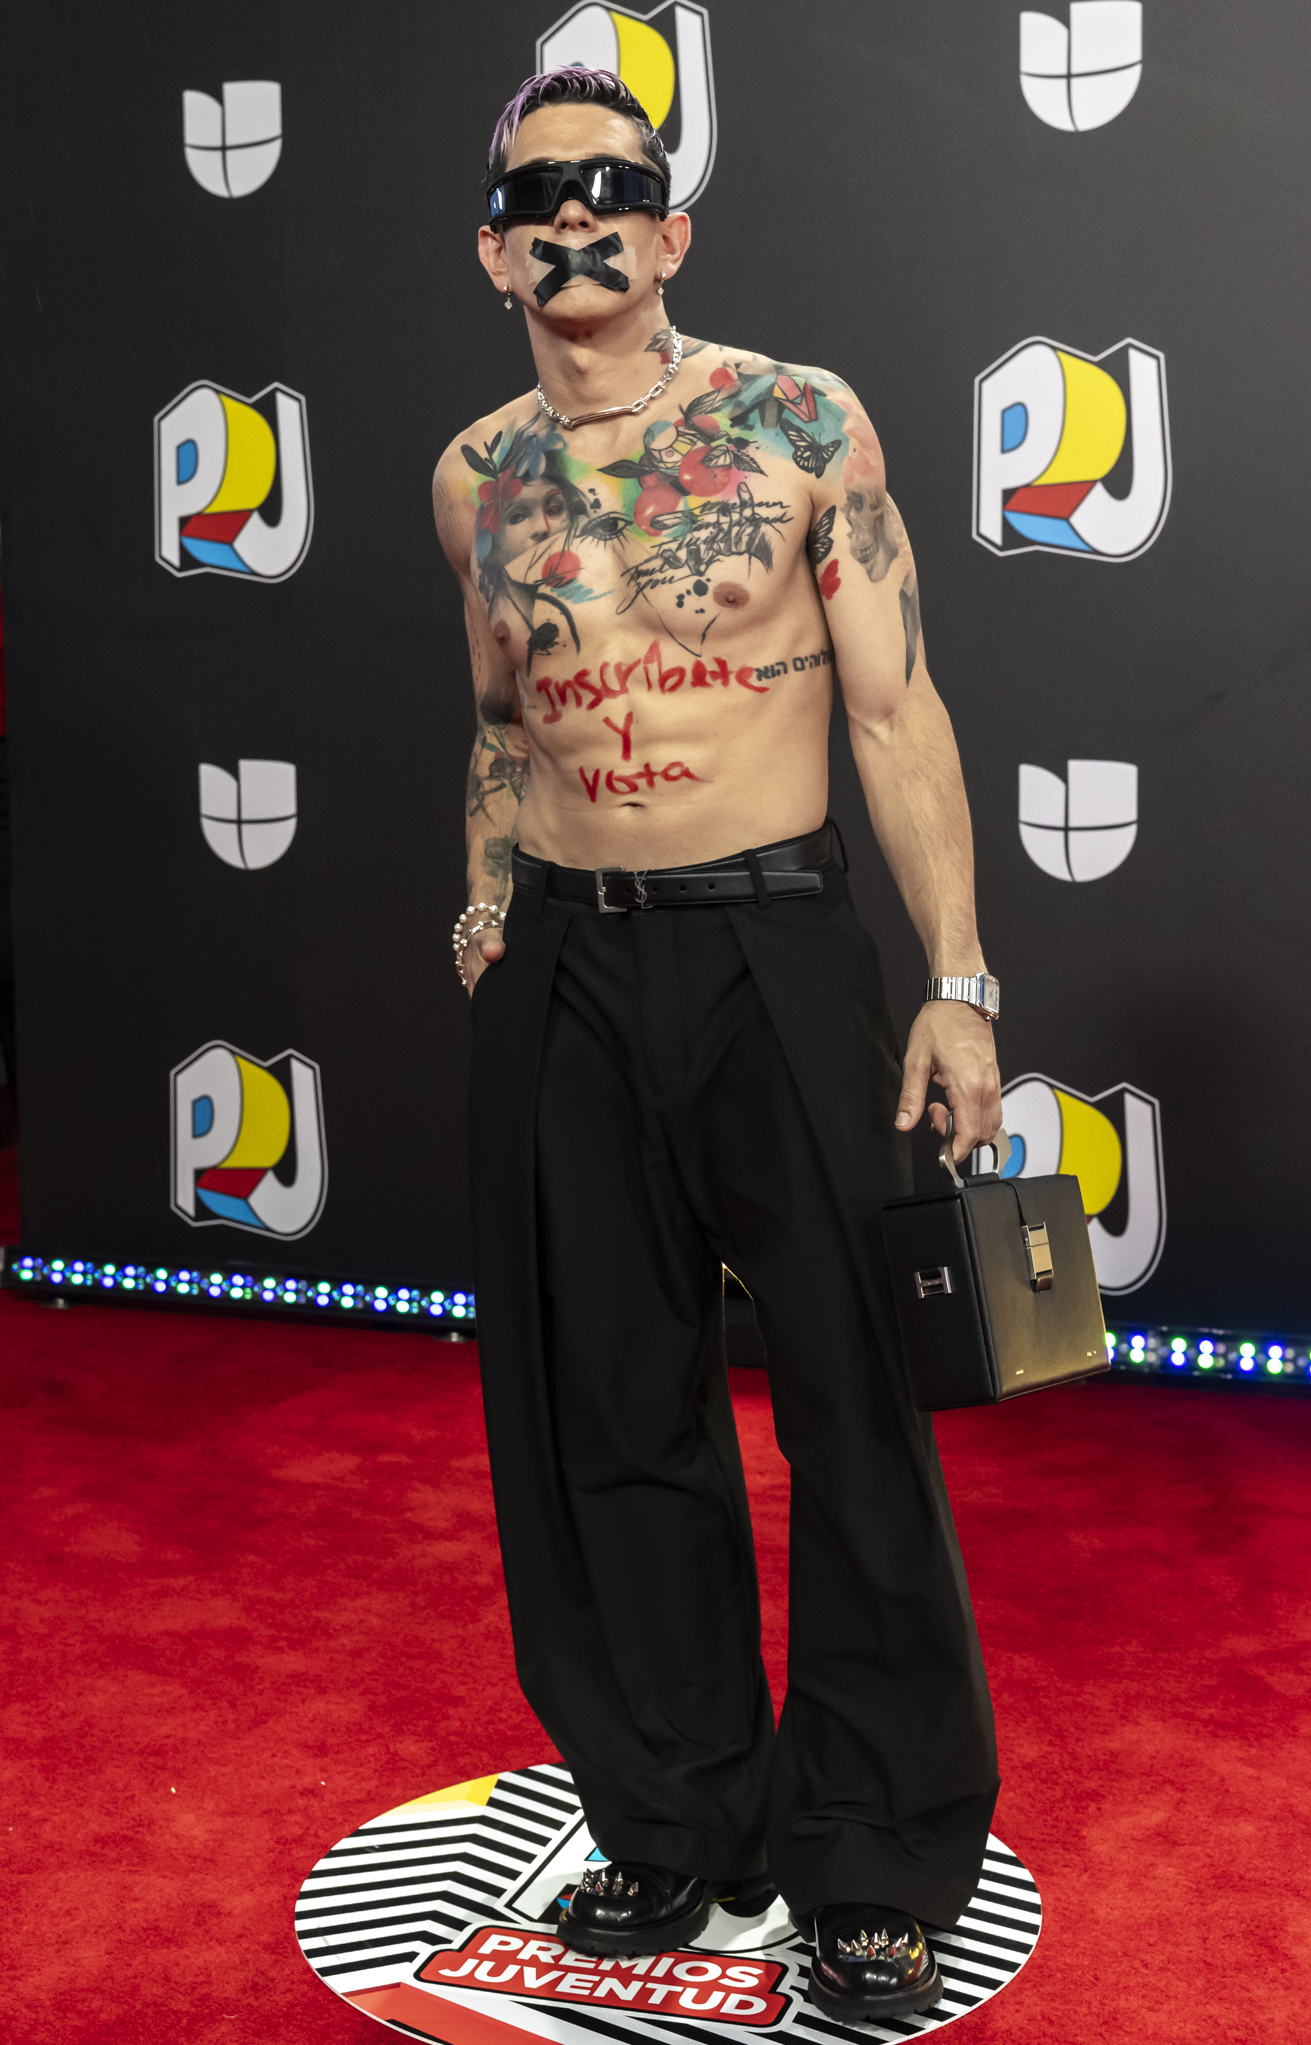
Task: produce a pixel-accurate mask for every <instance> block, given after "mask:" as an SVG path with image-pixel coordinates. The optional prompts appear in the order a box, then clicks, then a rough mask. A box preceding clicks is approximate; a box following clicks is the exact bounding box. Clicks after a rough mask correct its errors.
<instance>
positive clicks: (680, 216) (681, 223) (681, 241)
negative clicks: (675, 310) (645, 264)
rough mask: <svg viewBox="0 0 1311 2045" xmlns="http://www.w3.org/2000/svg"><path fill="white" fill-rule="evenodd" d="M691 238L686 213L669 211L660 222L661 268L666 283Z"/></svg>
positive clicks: (680, 260) (676, 267)
mask: <svg viewBox="0 0 1311 2045" xmlns="http://www.w3.org/2000/svg"><path fill="white" fill-rule="evenodd" d="M691 239H692V222H691V221H690V220H689V218H688V216H687V214H686V213H670V214H669V215H668V216H667V217H666V218H665V219H664V220H662V221H661V222H660V254H661V256H662V258H663V261H662V263H661V266H660V267H661V269H662V270H663V272H664V276H665V281H666V283H667V282H668V280H669V279H670V278H671V277H672V276H674V274H675V273H676V271H677V270H678V268H679V265H680V264H681V263H682V260H683V258H684V256H685V255H686V254H687V250H688V244H689V242H690V241H691Z"/></svg>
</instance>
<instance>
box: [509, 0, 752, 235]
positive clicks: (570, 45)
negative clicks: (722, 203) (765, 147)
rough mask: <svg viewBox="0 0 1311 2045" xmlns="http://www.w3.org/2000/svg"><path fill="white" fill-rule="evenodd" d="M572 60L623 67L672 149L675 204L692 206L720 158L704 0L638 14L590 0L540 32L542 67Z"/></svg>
mask: <svg viewBox="0 0 1311 2045" xmlns="http://www.w3.org/2000/svg"><path fill="white" fill-rule="evenodd" d="M657 23H659V27H657V26H656V24H657ZM662 30H663V31H664V32H663V33H662V32H661V31H662ZM671 43H672V45H673V47H672V48H671V46H670V45H671ZM571 64H581V65H582V66H583V68H584V69H585V70H595V71H614V72H617V74H618V75H619V77H620V78H622V79H623V81H624V84H625V85H626V86H627V87H628V90H629V91H630V92H631V93H632V95H633V97H634V98H635V99H636V100H638V101H640V103H641V105H642V106H643V107H644V108H645V109H646V114H647V118H648V119H649V121H650V123H651V125H652V127H653V128H655V129H656V130H657V131H659V133H660V140H661V141H662V142H663V143H664V146H665V148H666V150H667V151H668V154H669V172H670V188H669V202H670V204H671V205H672V206H690V205H691V203H692V201H693V199H699V198H700V196H701V194H702V192H704V190H705V188H706V186H707V184H708V183H709V182H710V171H711V167H712V165H713V163H714V161H715V84H714V77H713V74H712V72H711V69H710V18H709V16H708V14H707V13H706V10H705V8H704V7H697V6H690V5H688V4H687V0H665V4H664V5H663V6H661V7H656V8H655V9H654V10H653V11H652V12H651V13H650V14H634V13H632V12H631V11H630V10H629V9H628V8H627V7H602V6H600V5H599V4H597V0H584V4H583V5H582V6H579V7H571V8H570V10H569V12H568V13H567V14H562V15H561V17H560V19H559V21H557V22H556V24H555V26H554V28H548V29H547V31H546V34H545V35H544V36H539V37H538V40H537V68H538V70H539V71H555V70H560V69H564V68H566V67H567V66H569V65H571ZM675 138H676V139H675Z"/></svg>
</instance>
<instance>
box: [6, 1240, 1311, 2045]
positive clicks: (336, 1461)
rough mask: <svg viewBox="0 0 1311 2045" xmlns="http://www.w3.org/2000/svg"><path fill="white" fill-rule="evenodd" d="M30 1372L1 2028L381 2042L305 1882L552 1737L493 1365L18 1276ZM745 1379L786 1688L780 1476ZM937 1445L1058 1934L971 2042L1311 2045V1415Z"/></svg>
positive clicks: (1087, 1414)
mask: <svg viewBox="0 0 1311 2045" xmlns="http://www.w3.org/2000/svg"><path fill="white" fill-rule="evenodd" d="M0 1219H2V1217H0ZM0 1234H3V1229H0ZM0 1355H2V1357H3V1368H4V1401H5V1405H6V1408H7V1426H6V1430H5V1443H6V1451H7V1453H6V1458H5V1461H6V1469H7V1478H8V1481H7V1482H6V1484H5V1486H4V1495H5V1525H4V1530H3V1541H4V1547H3V1553H4V1556H5V1561H6V1574H7V1577H8V1581H9V1596H8V1598H7V1600H6V1605H7V1612H8V1622H9V1624H10V1625H11V1626H12V1633H13V1638H12V1643H11V1645H10V1648H9V1652H8V1653H7V1655H6V1660H5V1667H6V1669H7V1671H8V1674H7V1678H6V1682H5V1687H4V1692H3V1755H4V1770H5V1781H6V1785H7V1794H6V1810H5V1814H4V1819H3V1836H4V1840H5V1843H6V1847H7V1880H6V1906H5V1928H6V1932H7V1934H8V1936H7V1938H6V1945H7V1948H8V1950H9V1953H10V1955H11V1959H10V1966H9V1970H8V1979H7V1981H6V1984H5V1990H6V2006H5V2014H4V2018H3V2020H2V2021H0V2032H2V2033H3V2036H4V2037H5V2038H6V2039H7V2040H13V2041H26V2040H29V2039H33V2040H34V2039H37V2038H42V2039H45V2038H47V2037H49V2036H52V2035H57V2036H59V2037H61V2038H66V2039H70V2040H75V2041H88V2045H128V2041H132V2045H137V2041H140V2045H159V2041H161V2040H165V2039H168V2040H173V2039H176V2040H181V2041H185V2045H269V2041H270V2040H274V2039H277V2040H280V2041H291V2045H328V2041H332V2040H337V2041H341V2045H347V2041H349V2040H351V2039H360V2040H363V2039H365V2038H366V2037H368V2036H381V2033H380V2032H377V2031H371V2030H370V2029H369V2028H368V2020H367V2019H365V2018H363V2017H361V2016H359V2015H357V2014H355V2013H354V2012H352V2011H351V2010H349V2009H348V2008H345V2007H344V2006H343V2005H341V2004H340V2003H339V2002H338V2001H337V2000H336V1999H335V1998H334V1997H332V1996H331V1995H330V1994H329V1993H328V1992H327V1991H326V1990H325V1989H324V1988H323V1987H322V1986H321V1985H320V1984H319V1983H318V1982H317V1981H315V1980H314V1978H313V1977H312V1976H311V1974H310V1973H309V1971H308V1969H307V1968H306V1967H305V1966H304V1964H303V1962H302V1961H301V1959H300V1957H299V1955H298V1953H297V1950H296V1946H295V1943H294V1941H293V1938H292V1930H291V1910H292V1903H293V1900H294V1897H295V1893H296V1889H297V1886H298V1883H299V1881H300V1878H301V1876H302V1874H303V1873H304V1871H305V1870H306V1869H307V1868H308V1867H309V1866H310V1864H311V1862H312V1861H313V1860H314V1859H315V1857H316V1856H317V1855H318V1854H319V1853H320V1852H321V1851H322V1850H323V1848H324V1847H325V1846H327V1845H328V1844H330V1843H331V1842H332V1841H333V1840H335V1839H337V1838H339V1837H340V1836H341V1835H342V1834H343V1833H345V1832H347V1831H349V1830H350V1829H351V1828H352V1827H353V1826H355V1825H357V1824H358V1823H360V1821H361V1820H362V1819H364V1818H366V1817H369V1816H371V1815H373V1814H375V1813H377V1812H379V1811H382V1810H384V1809H385V1808H387V1806H389V1805H391V1804H395V1803H399V1802H401V1801H402V1800H403V1799H404V1798H407V1797H410V1796H413V1795H415V1794H417V1793H419V1792H421V1791H423V1790H427V1789H432V1788H435V1787H437V1786H439V1785H442V1784H444V1783H448V1782H453V1781H458V1780H461V1779H463V1778H466V1777H469V1776H474V1775H480V1774H483V1773H485V1772H490V1771H491V1770H493V1769H496V1768H498V1767H503V1766H517V1765H521V1764H523V1763H525V1762H528V1761H532V1760H536V1759H541V1758H546V1757H547V1756H548V1754H549V1749H548V1746H547V1743H546V1741H545V1740H544V1739H543V1737H542V1735H541V1733H540V1732H539V1731H538V1729H537V1727H536V1725H535V1723H534V1721H533V1719H532V1718H531V1717H530V1715H529V1713H528V1711H527V1709H526V1707H525V1706H524V1704H523V1703H522V1702H521V1700H520V1697H519V1694H518V1691H517V1689H516V1687H515V1683H514V1678H513V1674H512V1670H511V1662H510V1641H509V1634H508V1629H507V1624H506V1617H505V1609H504V1603H503V1595H502V1589H501V1581H500V1573H499V1567H498V1563H497V1554H496V1540H495V1532H494V1527H493V1523H492V1515H491V1507H490V1500H489V1495H488V1483H487V1472H486V1465H485V1458H484V1449H483V1443H482V1435H481V1426H480V1420H479V1409H478V1396H477V1384H476V1368H475V1359H474V1354H473V1351H472V1349H471V1348H468V1347H465V1348H458V1347H452V1346H449V1345H444V1344H439V1343H437V1342H435V1341H433V1340H432V1339H431V1338H429V1337H427V1336H424V1335H420V1334H418V1333H415V1334H413V1335H411V1334H399V1333H390V1332H382V1331H379V1332H378V1333H371V1332H369V1331H367V1330H358V1331H357V1330H354V1329H341V1328H329V1327H325V1328H314V1327H310V1328H299V1327H283V1328H278V1327H276V1326H273V1325H270V1324H269V1323H267V1322H252V1323H248V1324H239V1323H233V1322H225V1321H219V1320H207V1319H201V1318H196V1319H191V1318H189V1317H187V1316H184V1315H174V1314H168V1313H162V1312H161V1313H153V1314H152V1313H149V1312H133V1311H130V1310H126V1309H122V1308H107V1307H104V1308H102V1307H96V1306H91V1305H87V1306H77V1307H74V1308H72V1309H70V1310H66V1311H63V1312H59V1311H56V1310H53V1309H51V1308H49V1307H44V1306H41V1305H38V1304H37V1303H36V1302H34V1301H32V1300H28V1299H15V1298H14V1297H13V1296H12V1295H3V1296H0ZM739 1379H740V1382H739V1384H738V1386H737V1395H738V1407H739V1415H740V1420H741V1425H742V1432H743V1439H744V1445H745V1450H746V1455H747V1460H748V1469H749V1475H750V1479H751V1484H752V1497H753V1509H754V1511H755V1514H756V1523H757V1529H758V1538H759V1546H760V1558H761V1574H762V1578H763V1581H764V1586H765V1595H766V1600H767V1606H766V1610H767V1632H766V1640H767V1651H768V1655H769V1660H770V1667H771V1675H772V1679H773V1681H774V1683H775V1687H776V1700H777V1698H779V1697H781V1695H782V1688H783V1680H782V1646H783V1638H784V1627H785V1614H784V1612H783V1609H782V1598H783V1583H784V1576H783V1556H784V1544H785V1508H786V1489H787V1486H786V1473H785V1470H784V1467H783V1465H782V1464H781V1462H780V1460H779V1458H778V1455H777V1451H776V1450H775V1448H774V1445H773V1439H772V1434H771V1430H770V1422H769V1411H768V1406H767V1402H766V1398H765V1392H764V1387H763V1385H762V1383H761V1382H760V1380H759V1378H758V1377H757V1376H756V1375H755V1374H754V1373H750V1372H744V1373H739ZM940 1437H941V1440H942V1444H943V1451H944V1458H945V1460H946V1463H947V1469H948V1477H949V1479H950V1481H951V1484H952V1487H953V1494H954V1497H955V1501H956V1507H957V1514H958V1519H959V1523H960V1529H961V1536H962V1541H963V1544H964V1548H965V1553H966V1559H967V1562H968V1563H969V1566H970V1570H971V1574H972V1578H973V1582H974V1589H975V1597H976V1602H977V1606H978V1612H979V1620H980V1626H981V1629H982V1633H983V1640H984V1648H985V1652H986V1654H987V1657H988V1662H989V1667H990V1670H991V1675H992V1680H993V1685H994V1689H995V1694H996V1700H997V1712H998V1720H999V1724H1000V1733H1001V1744H1002V1765H1003V1771H1004V1774H1005V1787H1004V1789H1003V1792H1002V1802H1001V1808H1000V1811H999V1816H998V1829H999V1831H1000V1833H1001V1835H1002V1836H1003V1837H1004V1838H1005V1839H1006V1840H1007V1841H1008V1842H1009V1844H1010V1845H1011V1846H1013V1847H1014V1848H1015V1850H1016V1851H1017V1852H1018V1853H1020V1854H1021V1855H1022V1856H1023V1858H1024V1859H1025V1860H1026V1861H1027V1863H1028V1865H1029V1866H1030V1867H1031V1868H1032V1869H1033V1871H1034V1873H1035V1875H1036V1877H1037V1879H1038V1882H1039V1885H1040V1887H1041V1889H1042V1892H1043V1897H1044V1901H1045V1904H1046V1911H1047V1916H1046V1925H1045V1928H1044V1931H1043V1936H1042V1941H1041V1943H1040V1945H1039V1947H1038V1951H1037V1954H1036V1955H1035V1957H1034V1959H1033V1960H1032V1962H1031V1963H1030V1965H1029V1967H1028V1968H1027V1970H1026V1971H1025V1973H1024V1974H1023V1975H1022V1976H1021V1977H1020V1978H1019V1980H1018V1981H1017V1982H1016V1983H1015V1985H1014V1986H1013V1987H1012V1988H1010V1989H1008V1990H1007V1991H1006V1992H1005V1993H1004V1994H1003V1995H1001V1996H1000V1997H998V1998H997V2000H996V2001H995V2002H993V2003H991V2004H988V2005H987V2006H986V2007H984V2008H983V2009H981V2010H979V2011H978V2012H977V2013H976V2014H975V2015H973V2016H971V2017H969V2018H968V2019H966V2020H965V2021H964V2023H963V2025H961V2026H958V2027H957V2030H956V2032H954V2033H953V2035H961V2036H965V2035H968V2036H969V2037H970V2038H971V2039H972V2040H975V2041H978V2045H983V2041H992V2040H1008V2041H1009V2040H1014V2041H1021V2040H1023V2041H1025V2045H1029V2041H1051V2045H1098V2041H1101V2040H1124V2041H1126V2045H1128V2041H1133V2045H1155V2041H1160V2045H1166V2041H1169V2045H1179V2041H1181V2040H1184V2041H1187V2045H1209V2041H1213V2040H1214V2041H1220V2040H1224V2041H1244V2045H1245V2041H1247V2040H1248V2039H1261V2040H1266V2039H1270V2040H1280V2041H1289V2045H1292V2041H1294V2040H1298V2041H1301V2040H1304V2039H1305V2038H1306V2036H1307V2034H1308V2028H1309V2027H1311V2019H1308V2016H1307V2013H1306V2008H1305V1998H1306V1987H1305V1964H1306V1959H1307V1947H1308V1943H1309V1941H1308V1933H1307V1929H1306V1905H1305V1887H1306V1876H1305V1870H1306V1868H1307V1866H1308V1864H1309V1863H1311V1796H1309V1794H1308V1782H1309V1779H1311V1767H1309V1765H1308V1752H1307V1721H1308V1713H1307V1702H1308V1688H1309V1685H1308V1677H1307V1668H1306V1643H1307V1636H1308V1633H1309V1632H1311V1624H1309V1622H1308V1608H1307V1597H1306V1588H1305V1586H1306V1583H1307V1581H1308V1567H1309V1565H1311V1541H1309V1540H1308V1512H1309V1506H1308V1499H1309V1498H1311V1482H1309V1480H1311V1402H1308V1403H1307V1404H1300V1403H1294V1402H1291V1401H1284V1400H1278V1399H1274V1398H1262V1397H1259V1396H1252V1395H1248V1396H1244V1395H1242V1394H1238V1395H1233V1394H1230V1395H1225V1394H1224V1393H1211V1392H1208V1391H1202V1390H1191V1389H1188V1388H1183V1387H1178V1386H1173V1385H1170V1386H1163V1387H1160V1388H1150V1389H1145V1388H1142V1387H1121V1386H1118V1385H1106V1384H1102V1385H1097V1386H1093V1387H1088V1388H1084V1389H1075V1390H1070V1391H1063V1392H1058V1393H1048V1394H1044V1395H1043V1396H1041V1397H1038V1398H1035V1399H1030V1400H1023V1401H1021V1402H1020V1403H1019V1404H1017V1405H1015V1406H1012V1407H1009V1408H1004V1409H1001V1410H1000V1411H997V1412H991V1413H974V1414H961V1415H953V1416H949V1417H947V1418H946V1419H945V1420H944V1421H943V1422H942V1424H941V1426H940ZM15 1472H17V1476H18V1481H17V1482H15ZM1299 1977H1300V1978H1299Z"/></svg>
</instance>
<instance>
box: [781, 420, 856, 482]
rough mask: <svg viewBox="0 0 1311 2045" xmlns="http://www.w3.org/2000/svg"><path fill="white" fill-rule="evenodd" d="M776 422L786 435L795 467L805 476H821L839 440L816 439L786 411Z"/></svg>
mask: <svg viewBox="0 0 1311 2045" xmlns="http://www.w3.org/2000/svg"><path fill="white" fill-rule="evenodd" d="M778 423H779V425H780V426H781V427H782V428H783V431H784V432H785V433H786V435H787V437H788V442H789V444H790V446H791V448H792V459H793V461H794V462H795V463H796V465H797V467H798V468H799V469H800V470H802V472H803V473H804V474H805V475H807V476H822V475H823V473H824V471H825V469H826V468H827V467H828V465H829V463H830V462H831V461H832V459H833V457H834V455H835V454H836V453H837V452H838V450H839V448H840V447H841V446H842V442H841V440H840V439H839V440H816V438H815V436H814V434H813V433H807V432H806V430H805V428H804V427H802V426H798V425H797V423H796V421H795V420H793V419H789V418H788V417H787V415H786V413H785V414H784V415H783V417H782V418H781V419H780V420H779V422H778Z"/></svg>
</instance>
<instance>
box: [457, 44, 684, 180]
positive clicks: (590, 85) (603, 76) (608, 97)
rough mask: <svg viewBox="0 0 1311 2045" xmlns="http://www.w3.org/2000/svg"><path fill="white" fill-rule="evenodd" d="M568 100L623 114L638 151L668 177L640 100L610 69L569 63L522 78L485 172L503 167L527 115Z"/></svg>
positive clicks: (500, 125)
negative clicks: (587, 68)
mask: <svg viewBox="0 0 1311 2045" xmlns="http://www.w3.org/2000/svg"><path fill="white" fill-rule="evenodd" d="M569 100H580V101H583V102H585V103H586V104H588V105H591V106H598V107H610V108H613V110H614V112H615V113H617V114H623V115H624V116H625V117H626V119H628V120H630V121H631V122H632V124H633V126H634V127H635V128H636V129H637V132H638V134H639V135H640V137H641V139H642V154H643V155H644V156H645V157H646V158H647V160H648V162H650V163H653V164H654V165H655V167H656V169H657V170H659V171H663V173H664V175H665V177H666V178H668V176H669V158H668V157H667V156H666V155H665V145H664V143H663V142H662V141H661V140H660V137H659V136H658V135H657V134H656V131H655V129H654V128H653V127H652V126H651V123H650V121H649V120H648V119H647V116H646V109H645V108H644V107H643V106H642V104H641V103H640V101H638V100H636V99H634V97H633V95H632V93H631V92H630V91H629V90H628V87H627V86H626V85H625V84H624V81H623V79H622V78H616V76H615V74H614V72H613V71H585V70H584V69H583V67H582V65H581V64H571V65H569V66H568V68H567V69H565V70H563V71H539V72H538V74H537V76H536V77H535V78H525V79H524V82H523V84H522V85H521V86H520V87H519V90H518V91H517V92H516V93H515V95H514V98H513V99H512V100H511V101H510V102H509V104H508V105H507V106H506V108H505V110H504V112H503V113H502V115H501V118H500V120H499V121H498V122H497V123H496V128H495V131H494V132H493V135H492V146H491V148H490V150H489V151H488V153H487V169H488V172H489V174H490V175H491V176H492V177H497V176H499V174H500V173H501V172H502V171H503V170H504V169H505V165H506V159H507V158H508V156H509V154H510V149H511V145H512V144H513V142H514V138H515V136H516V135H517V134H518V132H519V129H520V127H521V126H522V124H523V122H524V121H525V120H527V118H528V116H529V114H534V113H536V111H537V109H538V107H549V106H556V105H558V104H559V103H560V102H562V101H569Z"/></svg>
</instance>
